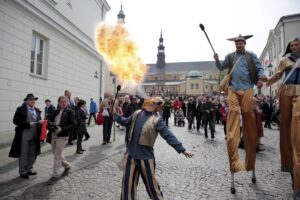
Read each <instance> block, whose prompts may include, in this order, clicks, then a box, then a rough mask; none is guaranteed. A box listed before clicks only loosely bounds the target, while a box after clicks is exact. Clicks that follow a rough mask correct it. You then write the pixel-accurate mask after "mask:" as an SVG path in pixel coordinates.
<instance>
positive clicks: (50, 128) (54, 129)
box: [49, 125, 58, 132]
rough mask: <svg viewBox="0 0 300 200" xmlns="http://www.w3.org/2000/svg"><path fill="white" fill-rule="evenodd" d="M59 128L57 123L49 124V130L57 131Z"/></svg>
mask: <svg viewBox="0 0 300 200" xmlns="http://www.w3.org/2000/svg"><path fill="white" fill-rule="evenodd" d="M57 129H58V127H57V126H56V125H50V126H49V130H50V131H52V132H54V131H56V130H57Z"/></svg>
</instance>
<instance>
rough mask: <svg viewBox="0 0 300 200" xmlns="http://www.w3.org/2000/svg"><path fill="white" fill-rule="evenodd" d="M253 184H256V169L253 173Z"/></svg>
mask: <svg viewBox="0 0 300 200" xmlns="http://www.w3.org/2000/svg"><path fill="white" fill-rule="evenodd" d="M251 181H252V183H254V184H255V183H256V175H255V169H253V171H252V179H251Z"/></svg>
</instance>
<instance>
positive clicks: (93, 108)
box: [87, 98, 98, 125]
mask: <svg viewBox="0 0 300 200" xmlns="http://www.w3.org/2000/svg"><path fill="white" fill-rule="evenodd" d="M90 100H91V102H90V116H89V121H88V123H87V124H88V125H90V123H91V118H92V116H93V117H94V120H95V124H96V113H97V112H98V108H97V104H96V102H95V101H94V100H93V98H91V99H90Z"/></svg>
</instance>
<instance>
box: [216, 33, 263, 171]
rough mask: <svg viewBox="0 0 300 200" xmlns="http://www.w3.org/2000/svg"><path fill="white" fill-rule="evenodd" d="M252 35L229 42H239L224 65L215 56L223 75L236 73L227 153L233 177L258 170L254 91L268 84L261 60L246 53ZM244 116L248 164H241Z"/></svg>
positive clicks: (231, 88) (230, 94) (230, 95)
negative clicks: (256, 164) (240, 145)
mask: <svg viewBox="0 0 300 200" xmlns="http://www.w3.org/2000/svg"><path fill="white" fill-rule="evenodd" d="M250 37H252V35H246V36H242V35H239V36H238V37H235V38H230V39H228V40H230V41H234V42H235V47H236V51H235V52H233V53H230V54H228V55H227V56H226V57H225V60H224V61H223V62H220V61H219V55H218V54H215V55H214V59H215V61H216V66H217V67H218V69H219V70H220V71H222V70H224V69H228V73H229V72H230V71H231V70H232V68H233V66H234V65H235V68H234V69H233V72H232V74H231V78H230V83H229V90H228V102H229V113H228V118H227V122H226V123H227V150H228V156H229V162H230V171H231V173H235V172H239V171H242V170H245V169H246V170H247V171H251V170H254V168H255V158H256V144H257V134H256V132H257V130H256V123H255V115H254V112H253V110H252V107H251V106H252V100H253V93H254V91H253V87H254V85H257V87H258V88H261V87H262V85H263V83H262V82H265V81H267V78H266V76H265V73H264V69H263V68H262V66H261V63H260V61H259V59H258V58H257V56H256V55H255V54H254V53H252V52H249V51H247V50H246V49H245V46H246V40H247V39H248V38H250ZM240 112H241V113H242V122H243V127H242V131H243V134H244V143H245V150H246V158H245V159H246V161H245V164H244V163H243V162H242V161H241V160H240V158H239V154H238V144H239V140H240Z"/></svg>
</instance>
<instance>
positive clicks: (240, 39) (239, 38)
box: [227, 34, 253, 43]
mask: <svg viewBox="0 0 300 200" xmlns="http://www.w3.org/2000/svg"><path fill="white" fill-rule="evenodd" d="M252 36H253V35H241V34H239V36H237V37H234V38H229V39H227V40H229V41H233V42H236V41H244V42H245V43H246V40H247V39H249V38H251V37H252Z"/></svg>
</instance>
